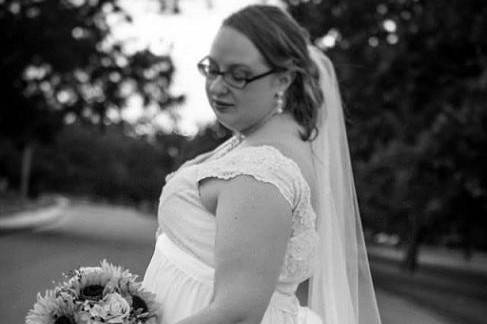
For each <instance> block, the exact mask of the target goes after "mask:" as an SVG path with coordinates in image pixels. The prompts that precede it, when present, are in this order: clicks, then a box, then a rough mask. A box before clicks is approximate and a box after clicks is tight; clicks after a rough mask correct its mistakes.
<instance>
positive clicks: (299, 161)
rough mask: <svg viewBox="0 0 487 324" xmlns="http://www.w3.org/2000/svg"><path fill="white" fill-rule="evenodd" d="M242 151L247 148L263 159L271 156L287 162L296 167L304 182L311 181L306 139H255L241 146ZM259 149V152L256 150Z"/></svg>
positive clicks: (308, 150) (310, 166) (310, 158)
mask: <svg viewBox="0 0 487 324" xmlns="http://www.w3.org/2000/svg"><path fill="white" fill-rule="evenodd" d="M241 150H242V153H243V152H244V150H248V152H247V153H248V154H250V155H253V156H256V155H257V154H259V156H262V158H263V159H265V158H267V159H269V158H271V159H277V160H280V161H284V162H285V163H286V162H287V164H290V165H293V166H295V167H297V168H298V169H299V171H300V173H301V174H302V176H303V177H304V178H305V180H306V182H308V183H309V182H312V181H313V178H314V175H313V171H314V168H313V162H312V155H311V154H312V151H311V145H310V142H308V141H302V140H300V139H299V140H292V139H286V138H283V139H277V140H260V141H259V140H257V141H252V142H249V143H246V144H244V145H242V147H241ZM258 151H260V152H258Z"/></svg>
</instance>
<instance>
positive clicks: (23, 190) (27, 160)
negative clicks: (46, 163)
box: [20, 143, 34, 199]
mask: <svg viewBox="0 0 487 324" xmlns="http://www.w3.org/2000/svg"><path fill="white" fill-rule="evenodd" d="M33 153H34V145H33V144H32V143H27V144H26V145H25V146H24V148H23V150H22V166H21V168H22V169H21V174H20V196H21V197H22V199H27V197H28V195H29V183H30V172H31V170H32V155H33Z"/></svg>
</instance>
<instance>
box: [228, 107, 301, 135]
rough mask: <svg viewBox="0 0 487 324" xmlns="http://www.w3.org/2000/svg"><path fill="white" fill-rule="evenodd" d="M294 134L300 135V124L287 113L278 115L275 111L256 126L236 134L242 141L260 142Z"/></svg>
mask: <svg viewBox="0 0 487 324" xmlns="http://www.w3.org/2000/svg"><path fill="white" fill-rule="evenodd" d="M294 132H295V134H296V135H299V124H298V123H297V122H296V121H295V119H294V118H293V116H292V115H291V114H289V113H286V112H284V113H277V112H275V111H273V112H272V113H270V114H269V115H267V116H266V117H265V118H263V119H261V120H260V121H259V122H257V123H256V124H254V125H252V126H250V127H248V128H246V129H245V130H243V131H240V132H236V134H235V135H236V136H237V138H239V139H240V141H243V140H244V139H249V138H252V140H255V141H258V142H260V141H261V140H263V141H265V139H271V138H272V139H277V138H279V137H287V136H286V135H290V136H294V135H295V134H294Z"/></svg>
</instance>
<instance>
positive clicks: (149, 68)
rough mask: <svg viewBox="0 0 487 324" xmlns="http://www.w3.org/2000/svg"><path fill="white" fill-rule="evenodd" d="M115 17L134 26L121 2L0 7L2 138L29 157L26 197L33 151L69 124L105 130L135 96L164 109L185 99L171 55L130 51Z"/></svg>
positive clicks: (65, 0)
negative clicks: (116, 31)
mask: <svg viewBox="0 0 487 324" xmlns="http://www.w3.org/2000/svg"><path fill="white" fill-rule="evenodd" d="M109 19H110V20H112V21H115V20H117V19H118V20H119V21H121V22H130V17H129V16H128V14H127V13H125V12H124V11H123V10H122V8H121V7H120V6H119V4H118V1H117V0H61V1H49V0H22V1H20V0H4V1H1V2H0V29H1V30H2V33H0V43H1V44H2V47H1V50H0V52H1V57H2V61H1V62H0V75H2V78H0V102H2V109H1V110H0V136H2V137H4V138H8V139H10V140H11V141H13V142H15V144H16V146H17V147H19V148H20V149H21V150H22V151H23V152H24V153H23V156H24V158H23V163H22V165H23V167H22V170H24V172H23V173H22V174H23V175H22V178H23V180H22V181H21V183H22V184H23V185H22V190H21V191H22V193H23V194H24V195H26V194H27V192H28V189H27V184H28V178H29V172H30V171H29V170H30V164H31V162H30V161H31V157H32V152H33V148H34V146H35V145H36V143H46V142H50V141H52V140H53V139H54V138H55V136H56V134H57V133H58V132H59V131H60V129H61V128H62V126H63V123H64V121H65V120H66V119H68V120H69V119H70V120H73V119H75V118H78V119H84V120H87V121H90V122H95V123H98V125H99V126H100V128H101V129H103V127H104V126H105V125H106V124H107V123H109V120H107V114H108V113H109V112H117V111H118V112H119V111H120V110H121V109H123V108H124V106H125V103H126V100H127V98H128V97H129V96H130V95H134V94H137V95H140V96H141V97H142V98H143V101H144V104H145V105H158V106H159V107H160V108H161V109H164V108H166V107H168V106H170V105H172V104H174V103H175V102H179V101H181V100H183V98H182V97H174V96H172V95H171V94H170V93H169V92H168V87H169V84H170V83H171V77H172V74H173V72H174V67H173V64H172V61H171V59H170V57H169V56H160V55H155V54H153V53H152V52H150V51H149V50H141V51H138V52H135V53H131V52H129V51H127V49H126V47H125V44H124V43H122V42H120V41H118V40H116V39H114V37H113V35H112V33H111V28H112V25H110V24H109V23H108V20H109Z"/></svg>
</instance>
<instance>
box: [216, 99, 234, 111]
mask: <svg viewBox="0 0 487 324" xmlns="http://www.w3.org/2000/svg"><path fill="white" fill-rule="evenodd" d="M212 103H213V107H214V108H215V109H216V110H218V111H223V110H227V109H228V108H231V107H233V106H234V105H233V104H231V103H228V102H225V101H220V100H215V99H213V100H212Z"/></svg>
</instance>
